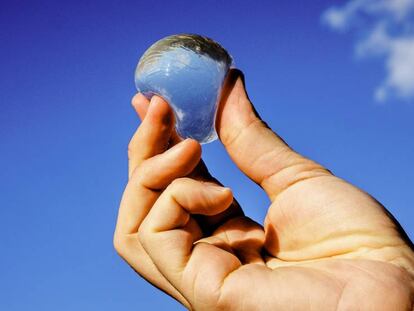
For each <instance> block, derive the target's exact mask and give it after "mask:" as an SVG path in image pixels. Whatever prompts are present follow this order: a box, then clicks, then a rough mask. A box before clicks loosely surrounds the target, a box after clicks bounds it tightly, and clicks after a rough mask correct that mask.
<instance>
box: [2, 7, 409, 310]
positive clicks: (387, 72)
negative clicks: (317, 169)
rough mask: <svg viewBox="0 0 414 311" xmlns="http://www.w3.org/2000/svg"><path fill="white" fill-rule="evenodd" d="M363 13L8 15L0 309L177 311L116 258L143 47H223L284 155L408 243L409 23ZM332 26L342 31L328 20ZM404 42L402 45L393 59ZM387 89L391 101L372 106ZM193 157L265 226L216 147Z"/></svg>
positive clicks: (262, 202) (134, 10)
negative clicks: (372, 202) (363, 195)
mask: <svg viewBox="0 0 414 311" xmlns="http://www.w3.org/2000/svg"><path fill="white" fill-rule="evenodd" d="M378 1H382V0H378ZM391 2H395V3H396V5H404V4H401V3H403V2H412V0H392V1H391ZM397 2H398V3H399V4H398V3H397ZM409 4H410V3H409ZM370 5H371V4H370V1H366V0H362V1H361V0H357V1H355V0H350V1H324V0H318V1H316V0H314V1H302V0H289V1H287V0H286V1H260V2H257V1H256V2H250V1H147V2H142V1H70V2H69V1H68V2H66V4H63V2H59V1H32V2H30V1H21V0H15V1H10V2H8V3H7V4H3V5H2V8H1V10H0V42H2V43H1V48H0V76H1V83H0V141H1V143H0V172H1V173H0V186H1V192H0V221H1V226H0V241H1V245H2V252H1V255H0V275H1V282H0V293H1V294H0V309H1V310H9V311H13V310H56V309H59V310H74V309H76V310H97V309H99V310H121V309H122V308H124V309H131V310H132V309H133V310H146V309H152V310H181V309H182V308H181V307H180V306H179V305H178V304H177V303H176V302H175V301H174V300H172V299H171V298H169V297H167V296H166V295H164V294H163V293H161V292H159V291H158V290H156V289H155V288H153V287H152V286H150V285H149V284H148V283H146V282H145V281H144V280H142V279H140V278H139V277H138V276H137V275H135V274H134V273H133V272H132V270H131V269H130V268H129V267H128V266H127V265H126V264H125V263H124V262H122V260H121V259H120V258H119V257H118V256H117V255H116V254H115V251H114V250H113V247H112V234H113V229H114V225H115V218H116V214H117V208H118V204H119V200H120V196H121V194H122V191H123V187H124V185H125V183H126V179H127V158H126V150H127V149H126V148H127V144H128V141H129V139H130V137H131V135H132V133H133V131H134V130H135V128H136V127H137V125H138V120H137V118H136V116H135V114H134V112H133V110H132V108H131V106H130V99H131V97H132V96H133V94H134V92H135V88H134V77H133V75H134V70H135V66H136V63H137V61H138V59H139V57H140V56H141V54H142V53H143V52H144V51H145V49H146V48H148V46H149V45H150V44H151V43H153V42H154V41H156V40H158V39H160V38H162V37H164V36H166V35H170V34H175V33H182V32H190V33H200V34H203V35H207V36H210V37H212V38H214V39H216V40H217V41H219V42H220V43H221V44H222V45H223V46H225V47H226V48H227V49H228V50H229V51H230V53H231V54H232V55H233V57H234V59H235V62H236V65H237V66H238V67H239V68H240V69H241V70H243V71H244V73H245V75H246V84H247V88H248V91H249V95H250V97H251V99H252V100H253V102H254V103H255V106H256V108H257V110H258V112H259V113H260V114H261V116H262V117H263V118H264V119H265V120H266V122H267V123H268V124H269V125H270V126H271V127H272V128H273V129H274V130H275V131H276V132H278V133H279V134H280V135H281V136H282V137H283V138H284V139H285V140H286V141H287V142H288V143H289V144H290V145H291V146H292V147H293V148H294V149H296V150H297V151H299V152H301V153H303V154H305V155H307V156H309V157H311V158H313V159H314V160H316V161H318V162H320V163H322V164H324V165H325V166H327V167H328V168H329V169H331V170H332V171H333V172H334V173H335V174H337V175H339V176H341V177H343V178H344V179H346V180H348V181H350V182H352V183H353V184H355V185H357V186H359V187H361V188H362V189H364V190H366V191H368V192H369V193H371V194H372V195H373V196H374V197H376V198H377V199H378V200H379V201H380V202H382V203H383V204H384V205H385V206H386V207H387V208H388V209H389V210H390V211H391V212H392V213H393V214H394V216H395V217H396V218H397V219H398V220H399V222H400V223H401V224H402V225H403V226H404V228H405V229H406V231H407V233H408V235H409V236H410V237H411V239H412V238H413V237H414V217H413V216H414V212H413V195H412V193H413V186H414V182H413V179H412V178H413V175H414V166H413V161H412V159H413V158H414V144H413V134H414V122H413V116H414V96H412V93H411V91H412V87H411V84H410V83H407V79H408V81H412V80H410V79H411V77H412V75H410V73H412V72H414V70H410V68H411V69H413V68H414V67H413V64H410V63H409V62H407V61H405V62H403V63H404V66H402V67H403V68H406V69H407V68H408V69H407V70H405V71H404V70H402V73H401V71H398V69H401V66H398V63H399V62H400V63H401V57H406V54H407V53H408V56H410V55H413V54H410V53H414V52H410V51H411V50H410V48H411V45H410V43H411V41H410V40H411V39H412V30H413V28H412V24H411V22H412V21H413V19H412V15H404V16H403V17H401V19H397V18H394V17H393V15H392V14H394V13H392V12H393V11H392V10H391V9H387V8H385V9H384V8H383V9H382V10H383V11H381V8H380V9H379V11H378V9H377V11H375V10H374V11H373V9H372V8H371V9H370ZM349 6H350V7H351V9H349ZM355 7H356V8H355ZM330 8H331V11H329V9H330ZM332 8H333V9H332ZM347 8H348V9H347ZM327 10H328V11H327ZM332 10H334V12H336V13H337V15H336V17H338V14H339V16H340V17H339V21H341V16H342V21H343V24H341V25H342V26H343V27H342V26H339V27H338V18H337V19H336V20H335V17H334V18H333V19H332V17H331V18H330V19H329V18H327V17H326V16H327V15H329V14H330V13H326V12H332ZM387 10H388V11H387ZM390 10H391V11H390ZM404 10H409V6H407V7H405V9H404ZM349 11H350V12H349ZM378 12H379V13H378ZM341 14H342V15H341ZM384 16H385V17H384ZM365 19H366V20H365ZM332 20H334V21H333V22H332ZM335 21H336V23H335ZM401 23H403V25H406V27H405V26H404V27H402V28H403V30H401V29H402V28H401V27H400V26H401ZM379 24H381V25H384V26H381V27H384V28H383V29H382V31H383V32H382V35H383V37H382V38H385V39H387V40H388V41H385V42H386V44H385V45H384V41H378V42H379V43H381V44H383V45H381V46H380V47H381V48H382V50H380V49H379V48H378V46H377V45H375V44H374V43H376V44H378V42H377V41H375V42H374V43H372V42H371V41H369V38H370V37H372V34H374V32H375V31H378V30H377V29H379V28H378V27H380V26H378V25H379ZM410 29H411V30H410ZM399 40H400V41H399ZM401 40H403V41H404V40H406V41H407V40H408V41H407V42H408V43H407V44H408V45H407V46H403V47H406V48H402V51H401V48H400V49H399V50H398V47H401V45H398V44H397V43H399V42H401ZM406 41H404V42H406ZM364 42H371V43H372V44H373V45H372V46H371V45H369V44H368V43H367V45H368V48H366V50H365V52H364V53H363V55H362V56H361V55H360V53H361V52H358V51H359V49H361V48H358V47H359V46H361V45H363V43H364ZM396 42H397V43H396ZM413 42H414V41H413ZM370 48H371V49H370ZM376 48H378V51H379V52H378V53H371V52H370V51H372V50H376ZM358 53H359V54H358ZM404 53H405V54H404ZM374 54H375V55H374ZM407 59H414V56H413V57H412V58H410V57H408V58H407ZM393 64H397V65H395V68H394V67H393V66H392V65H393ZM410 66H411V67H410ZM395 70H396V71H395ZM407 72H408V73H407ZM401 74H402V75H403V76H402V78H401ZM398 83H400V84H398ZM401 83H402V84H401ZM404 83H405V84H406V85H404ZM412 85H414V84H412ZM382 86H384V90H385V91H384V92H385V93H384V94H385V95H386V96H378V89H379V88H381V87H382ZM401 90H403V91H401ZM404 90H405V91H404ZM407 90H408V91H407ZM401 92H402V93H401ZM252 147H253V146H252ZM203 154H204V159H205V161H206V163H207V165H208V166H209V168H210V171H211V172H212V173H213V174H214V175H215V176H216V177H218V178H219V179H220V180H221V181H222V182H223V183H224V184H225V185H227V186H230V187H231V188H232V189H233V191H234V193H235V195H236V196H237V198H238V200H239V202H240V203H241V204H242V206H243V207H244V209H245V211H246V213H247V214H248V215H250V216H251V217H253V218H254V219H256V220H258V221H261V220H262V219H263V217H264V215H265V212H266V208H267V205H268V200H267V198H266V197H265V196H264V194H263V193H262V192H261V191H260V189H259V188H258V187H257V186H255V185H253V184H252V183H251V182H249V180H248V179H247V178H246V177H244V176H243V175H242V174H241V173H240V172H238V170H237V169H236V167H235V165H234V164H232V163H231V161H230V160H229V158H228V156H227V154H226V153H225V151H224V149H223V147H222V146H221V144H220V143H219V142H214V143H212V144H208V145H205V146H203Z"/></svg>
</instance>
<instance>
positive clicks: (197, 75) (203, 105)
mask: <svg viewBox="0 0 414 311" xmlns="http://www.w3.org/2000/svg"><path fill="white" fill-rule="evenodd" d="M232 65H233V60H232V57H231V56H230V55H229V53H228V52H227V51H226V50H225V49H224V48H223V47H222V46H220V45H219V44H218V43H217V42H215V41H213V40H212V39H209V38H207V37H203V36H200V35H194V34H181V35H173V36H169V37H166V38H164V39H161V40H159V41H157V42H156V43H154V44H153V45H152V46H151V47H150V48H149V49H148V50H147V51H146V52H145V53H144V55H143V56H142V57H141V59H140V60H139V62H138V66H137V68H136V71H135V85H136V87H137V89H138V91H139V92H141V93H142V94H144V95H145V96H146V97H147V98H151V97H152V96H153V95H154V94H156V95H159V96H161V97H162V98H164V99H165V100H166V101H167V102H168V103H169V104H170V106H171V107H172V109H173V111H174V115H175V120H176V125H175V126H176V130H177V133H178V135H180V136H181V137H183V138H193V139H195V140H197V141H198V142H200V143H201V144H205V143H209V142H211V141H213V140H215V139H217V133H216V130H215V119H216V114H217V107H218V102H219V100H220V95H221V90H222V87H223V83H224V79H225V77H226V75H227V73H228V71H229V69H230V68H231V66H232Z"/></svg>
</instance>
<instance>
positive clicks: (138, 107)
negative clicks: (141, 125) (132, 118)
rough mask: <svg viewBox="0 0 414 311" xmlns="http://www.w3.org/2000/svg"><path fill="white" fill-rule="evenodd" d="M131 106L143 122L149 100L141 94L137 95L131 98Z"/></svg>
mask: <svg viewBox="0 0 414 311" xmlns="http://www.w3.org/2000/svg"><path fill="white" fill-rule="evenodd" d="M131 105H132V107H133V108H134V110H135V112H136V113H137V114H138V116H139V118H140V119H141V120H143V119H144V118H145V115H146V114H147V111H148V105H149V100H148V99H147V98H146V97H145V96H144V95H143V94H142V93H137V94H135V95H134V97H133V98H132V100H131Z"/></svg>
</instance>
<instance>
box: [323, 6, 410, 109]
mask: <svg viewBox="0 0 414 311" xmlns="http://www.w3.org/2000/svg"><path fill="white" fill-rule="evenodd" d="M322 22H323V23H324V24H326V25H328V26H329V27H330V28H331V29H333V30H336V31H338V32H345V31H355V32H357V34H358V35H359V37H360V38H362V39H359V41H358V42H357V43H356V46H355V54H356V56H357V57H358V58H366V57H372V56H376V57H381V58H382V59H383V60H384V66H385V70H386V77H385V79H384V81H383V82H382V83H381V84H380V85H379V86H378V88H377V89H376V90H375V92H374V98H375V99H376V100H377V101H380V102H384V101H386V100H387V99H389V98H391V97H395V96H396V97H399V98H402V99H413V98H414V0H349V1H348V2H347V3H346V4H344V5H343V6H341V7H331V8H328V9H327V10H326V11H325V12H324V13H323V14H322Z"/></svg>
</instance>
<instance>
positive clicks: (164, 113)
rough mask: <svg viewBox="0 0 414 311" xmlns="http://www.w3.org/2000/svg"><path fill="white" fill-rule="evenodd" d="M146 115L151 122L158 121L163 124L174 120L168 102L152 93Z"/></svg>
mask: <svg viewBox="0 0 414 311" xmlns="http://www.w3.org/2000/svg"><path fill="white" fill-rule="evenodd" d="M148 115H149V116H150V117H149V118H150V119H152V120H151V121H153V122H158V121H160V122H161V123H164V124H170V123H172V121H173V120H174V114H173V112H172V109H171V107H170V105H169V104H168V102H166V101H165V100H164V99H163V98H162V97H160V96H157V95H154V96H153V97H152V98H151V101H150V103H149V107H148Z"/></svg>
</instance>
